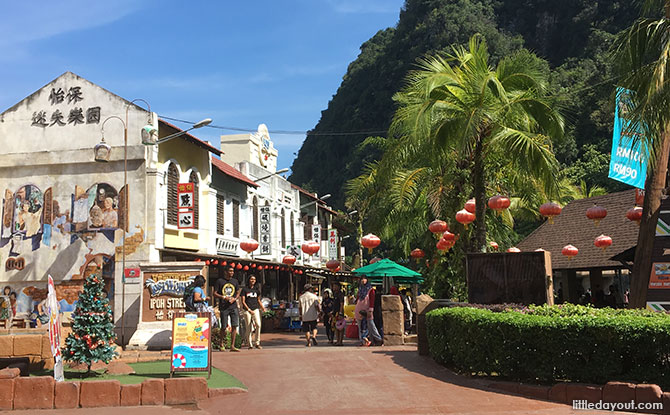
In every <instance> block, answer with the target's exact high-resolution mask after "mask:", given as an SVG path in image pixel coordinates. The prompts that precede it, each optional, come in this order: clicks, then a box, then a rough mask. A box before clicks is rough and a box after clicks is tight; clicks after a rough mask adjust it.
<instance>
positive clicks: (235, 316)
mask: <svg viewBox="0 0 670 415" xmlns="http://www.w3.org/2000/svg"><path fill="white" fill-rule="evenodd" d="M234 275H235V269H234V268H233V267H230V266H229V267H227V268H226V272H225V274H224V277H223V278H219V279H218V280H217V281H216V286H215V287H214V297H216V298H218V299H219V312H220V313H221V329H222V330H225V326H226V325H227V324H228V317H230V326H231V330H230V351H231V352H239V351H240V349H238V348H237V347H235V338H236V336H237V328H238V327H239V326H240V312H239V309H238V308H237V299H238V298H239V297H240V283H239V281H237V278H233V276H234ZM225 347H226V345H225V340H223V344H222V345H221V349H222V350H225Z"/></svg>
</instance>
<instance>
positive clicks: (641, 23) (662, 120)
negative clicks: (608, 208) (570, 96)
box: [614, 0, 670, 308]
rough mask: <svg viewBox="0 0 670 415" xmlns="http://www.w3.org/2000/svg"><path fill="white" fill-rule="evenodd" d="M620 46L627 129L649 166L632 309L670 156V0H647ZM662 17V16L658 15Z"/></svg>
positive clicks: (642, 301)
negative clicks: (629, 94)
mask: <svg viewBox="0 0 670 415" xmlns="http://www.w3.org/2000/svg"><path fill="white" fill-rule="evenodd" d="M649 15H655V16H654V17H641V18H639V19H638V20H636V21H635V23H633V25H632V26H631V27H630V28H628V29H627V30H626V31H625V32H624V33H622V34H621V35H620V36H619V38H618V39H617V42H616V47H615V54H614V56H615V59H616V62H617V64H618V65H619V71H620V73H621V74H622V80H621V85H622V86H624V87H626V88H628V89H629V90H631V91H633V92H634V96H633V106H634V110H633V111H632V114H631V117H632V122H631V125H630V127H629V131H636V130H638V129H639V130H642V131H644V134H643V135H642V137H640V136H637V138H636V140H643V142H642V147H643V148H647V149H648V161H649V168H648V170H647V179H646V183H645V197H644V204H643V210H642V220H641V221H640V232H639V235H638V241H637V248H636V250H635V259H634V265H633V275H632V278H631V290H630V294H631V295H630V306H631V307H633V308H643V307H645V306H646V301H647V287H648V285H649V277H650V275H651V266H652V258H651V252H652V247H653V243H654V236H655V234H656V232H655V228H656V223H657V221H658V214H659V209H660V206H661V196H662V192H663V188H664V187H665V178H666V174H667V170H668V156H669V154H670V112H668V108H670V84H669V83H668V80H670V0H647V1H645V2H644V8H643V16H649ZM659 15H660V17H659Z"/></svg>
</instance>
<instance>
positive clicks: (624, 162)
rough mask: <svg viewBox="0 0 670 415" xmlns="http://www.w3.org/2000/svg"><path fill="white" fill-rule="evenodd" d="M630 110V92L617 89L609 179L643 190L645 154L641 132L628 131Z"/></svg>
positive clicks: (645, 173)
mask: <svg viewBox="0 0 670 415" xmlns="http://www.w3.org/2000/svg"><path fill="white" fill-rule="evenodd" d="M632 108H633V101H632V99H631V91H629V90H627V89H625V88H617V93H616V107H615V109H614V133H613V137H612V157H611V158H610V171H609V178H610V179H614V180H618V181H620V182H623V183H626V184H629V185H631V186H634V187H637V188H640V189H644V182H645V180H646V178H647V152H646V151H643V143H642V130H641V129H639V128H638V129H635V131H630V124H631V120H630V112H631V111H632Z"/></svg>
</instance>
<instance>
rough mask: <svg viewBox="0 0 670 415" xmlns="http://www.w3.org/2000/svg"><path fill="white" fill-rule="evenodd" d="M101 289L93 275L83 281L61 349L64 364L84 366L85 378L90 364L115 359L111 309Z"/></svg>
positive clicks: (100, 279) (97, 279)
mask: <svg viewBox="0 0 670 415" xmlns="http://www.w3.org/2000/svg"><path fill="white" fill-rule="evenodd" d="M103 287H104V282H103V280H102V277H100V276H99V275H98V274H97V273H96V274H92V275H90V276H89V277H88V278H86V282H85V283H84V291H83V292H82V293H81V294H79V299H78V301H77V308H76V309H75V311H74V313H72V333H70V334H69V335H68V336H67V339H65V347H64V348H63V358H64V359H65V360H67V361H69V362H77V363H83V364H86V365H88V372H87V375H88V374H90V372H91V364H92V363H93V362H97V361H102V362H105V363H109V362H110V360H112V359H113V358H114V357H116V356H117V353H116V351H115V349H116V346H115V345H114V340H115V339H116V335H115V334H114V322H113V320H112V308H111V307H110V306H109V300H108V299H107V298H106V297H105V296H104V294H103V291H102V290H103Z"/></svg>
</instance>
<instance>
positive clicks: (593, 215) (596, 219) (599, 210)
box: [586, 204, 607, 226]
mask: <svg viewBox="0 0 670 415" xmlns="http://www.w3.org/2000/svg"><path fill="white" fill-rule="evenodd" d="M605 216H607V209H605V208H604V207H600V206H598V205H596V204H594V205H593V206H591V207H590V208H588V209H586V217H587V218H589V219H591V220H592V221H593V223H594V224H595V225H596V226H598V224H599V223H600V221H601V220H603V219H605Z"/></svg>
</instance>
